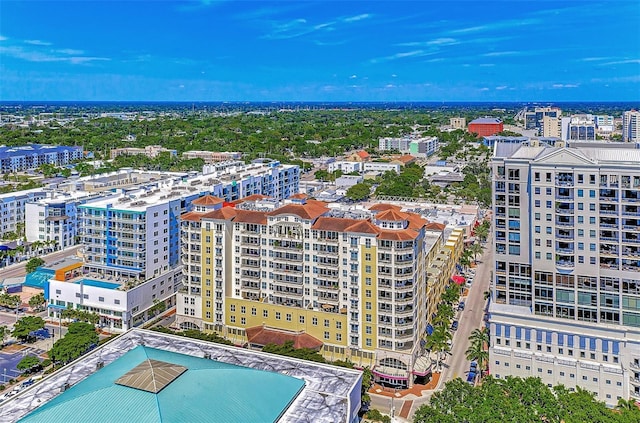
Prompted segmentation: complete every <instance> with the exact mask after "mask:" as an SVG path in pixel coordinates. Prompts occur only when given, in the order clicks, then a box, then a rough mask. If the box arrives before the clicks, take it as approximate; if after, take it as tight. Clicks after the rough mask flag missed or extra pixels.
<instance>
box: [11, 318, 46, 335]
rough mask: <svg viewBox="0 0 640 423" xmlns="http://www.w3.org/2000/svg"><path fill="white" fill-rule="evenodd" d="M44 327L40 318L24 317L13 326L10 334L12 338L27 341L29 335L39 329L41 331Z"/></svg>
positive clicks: (43, 322)
mask: <svg viewBox="0 0 640 423" xmlns="http://www.w3.org/2000/svg"><path fill="white" fill-rule="evenodd" d="M44 325H45V321H44V320H43V319H42V317H39V316H25V317H22V318H20V319H18V321H17V322H16V323H15V324H14V325H13V332H12V333H11V334H12V335H13V336H14V337H16V338H18V339H20V340H22V341H25V340H27V339H29V337H30V335H29V334H30V333H31V332H33V331H36V330H39V329H42V328H43V327H44Z"/></svg>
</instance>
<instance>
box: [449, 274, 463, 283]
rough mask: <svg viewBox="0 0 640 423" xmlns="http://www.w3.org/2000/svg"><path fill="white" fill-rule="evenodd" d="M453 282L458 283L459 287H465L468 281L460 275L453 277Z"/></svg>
mask: <svg viewBox="0 0 640 423" xmlns="http://www.w3.org/2000/svg"><path fill="white" fill-rule="evenodd" d="M451 280H452V281H454V282H455V283H457V284H458V285H463V284H464V283H465V281H466V279H465V278H464V276H460V275H453V276H451Z"/></svg>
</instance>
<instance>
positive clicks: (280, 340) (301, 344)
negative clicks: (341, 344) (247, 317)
mask: <svg viewBox="0 0 640 423" xmlns="http://www.w3.org/2000/svg"><path fill="white" fill-rule="evenodd" d="M246 335H247V339H248V340H249V343H251V344H256V345H262V346H264V345H267V344H276V345H283V344H284V343H285V342H287V341H292V342H293V347H294V348H311V349H313V350H319V349H320V348H322V345H323V344H322V341H320V340H319V339H316V338H314V337H313V336H311V335H309V334H308V333H304V332H303V333H291V332H285V331H282V330H278V329H268V328H266V327H264V326H256V327H252V328H247V329H246Z"/></svg>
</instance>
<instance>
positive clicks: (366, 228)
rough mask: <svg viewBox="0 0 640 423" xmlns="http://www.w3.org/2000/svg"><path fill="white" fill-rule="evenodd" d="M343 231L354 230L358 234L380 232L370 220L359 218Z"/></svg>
mask: <svg viewBox="0 0 640 423" xmlns="http://www.w3.org/2000/svg"><path fill="white" fill-rule="evenodd" d="M345 232H355V233H359V234H377V233H379V232H380V229H378V227H377V226H376V225H374V224H373V223H371V221H370V220H361V221H359V222H358V223H356V224H354V225H351V226H349V227H348V228H347V230H346V231H345Z"/></svg>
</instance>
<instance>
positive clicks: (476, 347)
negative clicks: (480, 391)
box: [464, 342, 489, 377]
mask: <svg viewBox="0 0 640 423" xmlns="http://www.w3.org/2000/svg"><path fill="white" fill-rule="evenodd" d="M464 354H465V356H466V357H467V360H469V361H473V360H475V361H477V362H478V369H480V377H482V375H483V373H484V369H485V368H486V366H487V363H488V362H489V351H487V350H485V348H484V345H482V344H480V343H479V342H478V343H472V344H471V345H469V348H467V350H466V351H465V352H464Z"/></svg>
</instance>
